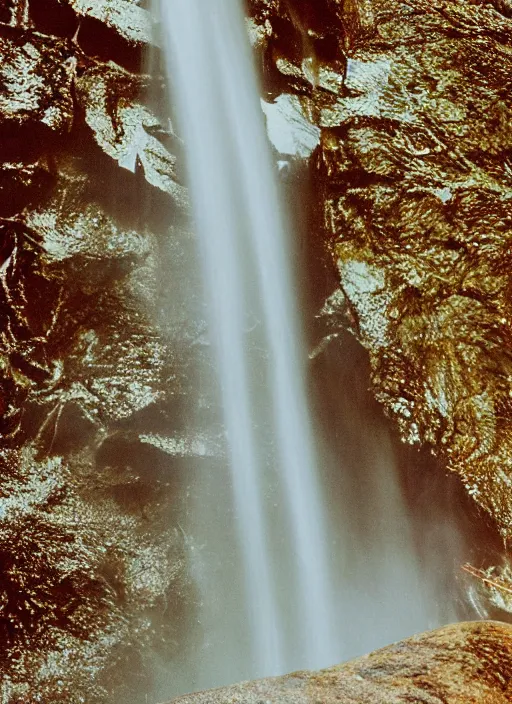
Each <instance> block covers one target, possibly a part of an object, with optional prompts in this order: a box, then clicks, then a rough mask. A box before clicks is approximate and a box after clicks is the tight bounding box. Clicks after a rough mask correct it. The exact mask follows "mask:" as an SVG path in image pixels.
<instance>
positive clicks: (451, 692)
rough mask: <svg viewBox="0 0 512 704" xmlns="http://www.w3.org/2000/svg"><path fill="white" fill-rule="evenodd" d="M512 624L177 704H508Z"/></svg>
mask: <svg viewBox="0 0 512 704" xmlns="http://www.w3.org/2000/svg"><path fill="white" fill-rule="evenodd" d="M511 700H512V627H510V626H508V625H506V624H503V623H498V622H494V621H484V622H480V623H460V624H456V625H453V626H446V627H445V628H441V629H439V630H436V631H431V632H429V633H424V634H421V635H418V636H414V637H412V638H409V639H408V640H405V641H401V642H400V643H396V644H395V645H390V646H389V647H387V648H383V649H382V650H377V651H376V652H375V653H372V654H370V655H367V656H365V657H362V658H358V659H357V660H354V661H353V662H350V663H348V664H346V665H339V666H336V667H331V668H329V669H326V670H321V671H320V672H294V673H292V674H290V675H286V676H284V677H275V678H269V679H265V680H260V681H257V682H247V683H242V684H238V685H233V686H231V687H225V688H222V689H217V690H212V691H209V692H202V693H199V694H190V695H187V696H185V697H180V698H178V699H174V700H173V702H174V703H175V704H274V702H275V703H276V704H277V702H279V704H334V702H336V704H377V702H381V703H382V704H404V703H405V702H411V703H412V702H414V704H471V703H475V704H476V703H477V702H478V704H506V703H507V702H510V701H511Z"/></svg>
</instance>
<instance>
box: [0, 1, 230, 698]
mask: <svg viewBox="0 0 512 704" xmlns="http://www.w3.org/2000/svg"><path fill="white" fill-rule="evenodd" d="M148 17H149V14H148V12H147V10H145V9H142V8H141V7H140V6H139V4H138V3H137V2H128V1H126V2H110V1H108V0H107V1H106V2H95V3H80V2H69V3H61V2H51V1H50V0H48V1H46V0H44V1H42V2H41V3H38V2H32V3H27V2H21V1H19V2H11V1H5V2H0V59H1V61H0V309H1V313H2V315H1V320H0V432H1V434H2V441H1V445H0V478H1V481H0V682H1V684H0V699H1V701H2V704H17V703H21V702H23V703H24V704H32V703H35V702H50V701H51V702H55V703H56V704H57V703H59V702H62V704H80V703H82V702H87V704H100V703H101V704H104V703H105V702H115V703H117V702H119V701H121V700H122V701H125V702H137V703H138V702H139V701H141V697H142V698H143V697H144V694H142V692H147V691H148V689H150V684H149V679H148V678H149V674H148V673H149V670H150V668H149V667H148V664H149V659H150V653H151V657H152V656H154V655H155V654H156V655H157V657H162V658H163V659H164V660H165V659H168V658H170V657H172V656H173V655H174V654H175V653H176V651H177V649H178V645H177V644H178V642H180V643H181V641H180V628H181V625H180V624H182V623H183V620H182V616H183V614H184V613H185V612H186V611H187V609H188V610H190V608H192V606H191V605H192V603H193V600H194V589H193V586H192V585H191V582H190V576H189V573H188V570H187V565H186V560H185V545H184V535H183V533H182V532H181V531H180V530H179V529H178V527H177V520H178V519H177V520H174V521H170V520H169V515H170V513H172V511H173V510H175V508H174V507H175V505H176V503H177V499H176V497H177V495H178V494H179V492H180V491H181V487H180V482H179V479H178V472H177V465H178V464H179V463H182V464H183V461H184V460H183V458H184V457H185V456H187V457H192V458H193V457H195V456H197V455H200V454H201V452H206V451H205V450H204V447H203V445H204V442H205V441H203V440H202V438H196V437H194V438H191V437H189V436H188V435H187V434H186V431H184V428H183V423H182V420H181V417H180V416H179V414H178V413H177V410H176V409H179V411H180V412H181V414H185V415H186V414H187V413H191V412H192V411H191V405H193V402H192V401H191V400H190V381H189V380H190V372H189V370H190V369H191V368H192V367H193V364H194V352H193V351H192V352H191V351H190V350H189V349H188V348H189V346H190V344H189V339H190V338H192V339H193V338H194V337H196V336H197V335H198V334H200V330H199V329H198V328H197V326H196V325H195V323H194V320H195V318H193V315H192V311H193V309H194V295H195V294H193V293H191V292H190V291H189V290H188V284H187V285H186V286H185V289H186V292H185V293H183V295H185V296H186V297H187V302H186V303H184V302H183V300H182V299H180V294H179V290H180V279H179V275H180V266H181V265H182V264H183V263H184V262H185V261H186V259H187V257H188V256H190V254H191V252H192V251H193V237H192V236H191V235H190V233H189V232H187V231H186V229H185V228H184V226H183V223H184V213H185V210H186V207H187V205H186V194H185V189H184V187H183V184H182V183H181V182H180V177H179V175H178V174H177V171H176V168H175V165H176V156H175V155H174V153H173V149H174V147H175V146H176V144H177V139H176V137H175V136H174V135H173V134H172V130H171V128H170V125H169V124H168V123H166V122H165V121H163V122H162V121H160V120H159V119H158V117H157V116H156V115H155V114H153V112H152V110H151V109H150V108H149V107H146V105H147V104H149V100H146V102H145V103H144V100H145V97H146V98H147V96H148V94H149V93H150V92H151V90H152V85H153V82H152V79H150V78H149V76H146V75H143V74H142V73H141V72H140V71H138V70H137V68H140V53H138V50H137V45H138V44H141V43H143V42H146V41H147V40H148V39H149V34H148V32H149V20H148ZM88 20H90V21H91V22H92V23H93V26H92V29H91V25H90V24H87V21H88ZM94 23H96V24H94ZM99 25H101V27H102V32H103V34H102V36H103V37H104V38H105V37H108V38H109V41H107V42H105V45H104V46H103V47H102V50H101V51H100V50H99V49H98V47H97V45H96V44H95V40H94V31H93V30H94V28H96V29H97V27H98V26H99ZM116 37H117V39H116ZM120 37H121V38H122V41H121V39H119V38H120ZM118 40H119V41H118ZM116 42H117V43H116ZM123 42H124V44H123ZM109 45H110V46H111V47H112V55H111V56H105V52H106V51H107V50H106V49H105V47H106V46H109ZM107 53H108V52H107ZM118 59H119V60H121V63H122V64H123V65H121V64H120V63H117V60H118ZM170 213H172V214H173V218H172V219H173V228H172V230H171V231H169V225H168V222H169V218H170ZM178 261H179V262H180V265H177V264H176V262H178ZM166 264H168V271H169V272H170V273H171V274H172V276H173V277H174V278H173V281H174V285H175V300H174V302H173V305H175V306H176V307H177V308H179V314H178V312H176V313H174V312H173V311H171V310H170V309H166V310H165V311H163V310H162V304H163V301H164V299H165V298H167V297H168V294H169V291H168V288H167V281H166V280H165V279H164V277H163V273H164V269H163V267H165V266H166ZM188 314H190V315H188ZM184 340H185V341H186V342H184ZM196 349H200V348H199V347H198V348H196ZM208 451H210V450H208ZM218 452H219V448H218V446H216V445H215V443H214V446H213V449H211V452H210V453H213V454H215V453H218ZM182 647H183V646H182V645H180V649H181V648H182ZM130 673H131V675H130Z"/></svg>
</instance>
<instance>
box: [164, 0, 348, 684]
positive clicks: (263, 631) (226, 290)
mask: <svg viewBox="0 0 512 704" xmlns="http://www.w3.org/2000/svg"><path fill="white" fill-rule="evenodd" d="M162 11H163V18H164V23H165V28H166V32H167V34H166V36H167V37H168V40H169V45H170V47H171V53H170V69H169V70H170V73H171V75H172V80H173V86H174V87H175V90H176V91H177V92H178V96H177V97H178V109H179V117H180V118H181V125H182V128H183V132H184V136H185V141H186V144H187V149H188V166H189V177H190V188H191V196H192V201H193V206H194V213H195V220H196V225H197V231H198V234H199V238H200V241H201V247H202V253H201V254H202V260H203V266H204V277H205V280H206V286H205V289H206V296H207V299H208V301H209V304H210V314H211V320H210V322H211V330H212V339H213V340H214V343H215V346H216V353H217V365H218V374H219V378H220V387H221V393H222V405H223V409H224V420H225V426H226V431H227V440H228V445H229V450H230V465H231V472H232V487H233V501H234V504H235V513H236V530H237V531H238V533H239V541H240V544H241V545H242V546H243V550H242V555H243V563H244V564H243V570H244V579H245V589H246V604H247V618H248V622H249V630H250V632H251V634H252V640H253V647H252V650H253V652H252V656H251V658H252V663H253V667H254V670H255V672H256V673H257V674H272V673H277V672H280V671H282V670H283V668H287V667H290V666H292V665H293V662H292V660H291V658H290V657H289V655H288V653H287V649H286V647H285V645H284V643H283V642H282V639H283V634H285V633H286V626H285V624H283V623H282V622H281V621H282V618H281V614H280V609H279V606H278V598H277V595H276V590H277V589H278V588H279V582H280V581H281V584H282V583H283V580H282V579H281V580H280V575H278V574H276V568H277V566H278V560H274V564H273V563H272V560H271V559H270V558H269V556H270V555H271V554H272V552H273V551H274V552H275V550H276V546H275V545H272V541H273V537H274V536H273V535H272V534H271V531H270V529H269V525H268V524H269V521H268V516H267V509H266V504H267V503H268V502H267V499H266V493H267V482H268V481H269V476H270V474H271V473H274V474H275V478H277V480H276V481H277V488H276V495H277V496H279V497H280V500H281V505H280V510H281V511H282V512H283V513H284V514H285V516H286V519H285V524H286V528H287V530H288V531H289V534H290V536H291V539H290V540H291V549H292V554H293V561H292V562H293V565H292V569H293V574H290V575H288V587H289V589H288V590H287V594H288V597H287V598H288V599H291V600H293V602H294V606H295V611H296V618H297V619H298V618H299V616H300V623H301V624H302V633H301V634H300V635H299V636H298V637H299V639H300V641H299V643H296V648H298V649H299V651H301V652H302V654H303V656H304V663H303V664H304V665H308V666H311V667H314V666H319V665H321V664H322V663H326V662H329V661H331V660H332V661H334V660H335V658H336V643H335V640H334V639H333V636H332V634H331V628H330V617H329V614H330V612H331V598H332V597H331V595H330V583H331V580H330V579H329V562H328V556H327V554H326V546H327V540H326V533H325V527H324V525H323V510H322V502H321V498H320V493H319V488H318V481H317V468H316V459H315V451H314V447H313V441H312V436H311V430H310V422H309V418H308V409H307V400H306V395H305V391H304V380H303V373H302V368H301V359H300V357H301V354H302V351H303V345H302V344H301V340H300V332H299V329H298V325H297V319H298V316H297V311H296V310H295V303H294V296H293V287H292V282H291V272H290V269H291V265H290V254H289V251H288V246H287V239H288V233H287V228H286V223H285V219H284V218H283V215H282V212H281V208H280V204H279V198H278V191H277V186H276V183H275V179H274V168H273V165H272V163H271V160H270V155H269V150H268V146H267V138H266V134H265V131H264V128H263V121H262V115H261V109H260V106H259V99H258V90H257V85H256V80H255V77H254V75H253V68H252V59H251V56H250V50H249V47H248V42H247V39H246V36H245V32H244V24H243V16H242V12H241V9H240V7H239V5H238V1H237V0H220V1H219V0H208V2H204V0H167V1H166V2H165V3H164V4H163V6H162ZM251 323H252V324H251ZM266 389H268V390H269V391H267V390H266ZM265 447H266V449H265ZM270 481H271V482H272V481H273V480H272V478H270ZM212 498H213V497H212ZM274 542H275V541H274Z"/></svg>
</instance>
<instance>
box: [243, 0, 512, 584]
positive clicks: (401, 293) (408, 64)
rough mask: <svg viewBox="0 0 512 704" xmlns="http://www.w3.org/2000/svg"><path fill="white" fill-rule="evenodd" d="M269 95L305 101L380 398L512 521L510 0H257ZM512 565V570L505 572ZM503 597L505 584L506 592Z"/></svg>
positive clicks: (319, 181) (321, 185) (506, 524)
mask: <svg viewBox="0 0 512 704" xmlns="http://www.w3.org/2000/svg"><path fill="white" fill-rule="evenodd" d="M252 9H253V22H254V23H255V25H256V26H257V27H260V28H261V29H262V30H263V29H264V31H260V35H259V36H260V37H261V39H260V53H261V57H262V65H263V67H264V69H263V71H264V79H265V82H266V85H267V87H268V90H269V92H270V94H271V95H275V94H276V93H281V92H286V93H292V94H295V95H298V96H300V100H301V103H302V107H303V110H304V113H305V114H306V115H307V117H308V118H309V119H310V120H311V121H312V122H313V123H314V124H315V125H317V126H318V127H319V128H320V130H321V141H320V146H319V147H318V149H317V150H316V152H315V154H314V155H313V165H312V168H313V171H314V178H315V183H316V195H317V197H318V198H319V201H320V203H321V207H322V210H323V216H324V234H325V237H326V241H327V245H328V247H329V249H330V251H331V253H332V257H333V261H334V263H335V265H336V267H337V269H338V271H339V280H340V288H339V290H338V291H336V292H335V293H334V294H333V295H332V297H331V298H330V300H328V301H327V303H326V306H325V308H324V314H325V315H326V316H328V317H330V318H331V319H332V325H333V328H334V329H336V328H337V326H340V325H341V326H345V327H349V328H350V329H351V330H352V331H353V332H354V334H355V335H356V336H357V338H358V339H359V340H360V341H361V343H362V344H363V345H364V346H365V347H366V348H367V350H368V351H369V354H370V360H371V368H372V384H373V389H374V393H375V395H376V397H377V398H378V399H379V400H380V401H381V402H382V404H383V405H384V407H385V409H386V411H387V413H388V414H389V415H390V416H391V417H392V418H393V419H394V420H395V422H396V423H397V424H398V426H399V428H400V432H401V435H402V437H403V439H404V440H405V441H407V442H409V443H414V444H427V445H429V446H430V447H431V448H432V451H433V452H434V453H435V454H436V455H438V456H439V457H440V458H442V460H443V461H444V462H445V463H446V465H447V466H448V467H449V468H450V469H452V470H454V471H455V472H457V473H458V474H459V475H460V477H461V478H462V480H463V482H464V484H465V486H466V488H467V491H468V492H469V494H471V495H472V496H473V497H474V499H475V500H476V501H477V502H478V503H479V504H480V505H481V506H483V507H484V508H485V509H486V510H487V511H488V512H489V514H490V515H491V516H492V517H493V519H494V520H495V522H496V524H497V526H498V527H499V530H500V532H501V534H502V536H503V538H504V539H505V541H506V540H508V538H509V537H510V532H511V530H512V521H511V518H512V491H511V490H512V465H511V460H510V457H511V442H512V440H511V438H512V436H511V433H510V429H511V427H512V425H511V423H512V405H511V404H512V402H511V398H512V376H511V366H510V364H511V359H512V358H511V350H512V347H511V341H512V340H511V324H512V308H511V298H510V292H511V284H512V279H511V277H510V268H511V267H510V262H511V259H510V258H511V252H512V250H511V238H510V232H511V214H512V211H511V202H512V201H511V197H512V190H511V187H512V180H511V179H512V167H511V164H510V161H509V158H510V153H511V152H510V150H511V147H512V131H511V127H510V124H511V109H512V101H511V97H510V92H509V83H510V76H511V69H512V54H511V52H510V45H511V44H510V41H511V38H512V19H511V6H510V4H509V3H507V2H499V1H494V2H490V1H489V2H484V1H477V0H475V1H472V2H466V1H465V0H464V1H462V0H461V1H459V0H450V1H449V2H435V1H434V2H431V1H430V0H429V1H428V2H427V1H426V0H425V1H423V0H414V1H412V0H401V1H394V0H392V1H391V2H388V1H387V0H386V2H380V1H379V0H345V1H343V2H341V1H340V2H338V1H337V0H332V1H329V0H323V2H315V3H313V2H304V3H291V2H286V1H285V0H281V1H276V2H272V1H271V0H268V1H265V0H259V1H258V0H256V1H255V2H253V3H252ZM502 576H503V577H505V576H507V578H508V575H507V574H506V569H505V573H504V575H502ZM502 596H503V595H502Z"/></svg>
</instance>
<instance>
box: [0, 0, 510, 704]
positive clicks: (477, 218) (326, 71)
mask: <svg viewBox="0 0 512 704" xmlns="http://www.w3.org/2000/svg"><path fill="white" fill-rule="evenodd" d="M145 7H146V4H145V3H142V2H137V0H133V1H131V0H97V1H96V2H89V1H85V0H84V1H82V0H32V2H28V1H27V0H0V309H1V311H2V316H1V317H0V431H1V433H2V436H3V440H2V444H1V447H0V472H1V483H0V491H1V502H2V503H1V505H0V509H1V510H0V603H1V610H0V670H1V674H2V687H3V690H2V697H3V699H2V702H3V704H15V703H16V702H24V704H26V703H27V702H32V701H34V702H37V701H51V702H55V703H56V704H58V703H59V702H62V704H64V703H65V704H75V703H76V704H78V703H80V702H87V704H95V703H96V702H97V703H98V704H99V703H100V702H107V701H111V702H115V703H117V702H119V701H121V700H122V701H123V702H126V704H129V703H130V702H132V701H133V702H135V701H137V702H138V701H139V692H138V691H137V689H136V688H135V687H134V686H132V683H131V682H130V681H129V680H128V679H127V676H126V673H127V672H133V674H134V676H135V677H136V678H137V680H139V682H140V681H141V679H142V677H141V673H143V672H144V671H145V666H146V664H147V663H146V661H145V658H146V653H148V652H149V651H150V650H153V651H154V650H155V649H156V650H157V652H158V653H159V654H161V655H162V656H163V657H164V658H166V659H170V658H171V657H172V655H173V654H174V653H175V652H176V649H177V648H178V645H177V644H178V641H179V626H178V625H177V624H179V622H180V615H181V614H182V612H183V611H184V610H186V609H190V608H192V606H191V602H192V601H193V598H194V596H193V591H194V590H193V585H192V584H191V582H190V579H189V577H188V574H187V567H186V563H185V552H184V536H183V534H182V532H181V531H180V530H179V528H176V527H175V526H178V525H179V522H178V518H179V517H178V516H177V517H176V521H175V522H174V521H170V520H169V512H168V507H169V506H174V505H176V504H177V503H178V502H177V500H176V498H175V497H177V496H179V492H180V486H179V484H178V482H177V480H176V476H177V472H176V471H175V470H176V467H177V464H178V463H180V462H183V461H185V459H186V458H187V457H189V456H195V455H198V454H204V453H206V454H215V453H216V452H218V449H217V445H216V444H215V443H213V444H210V445H208V443H206V445H205V444H204V442H203V443H202V445H201V443H199V444H198V443H197V442H195V441H194V438H191V437H189V436H188V435H187V434H186V432H185V430H186V426H187V421H188V419H190V418H191V417H192V416H194V417H197V413H198V409H197V398H195V397H194V398H193V393H192V390H191V388H190V379H191V377H192V375H191V369H192V368H193V367H194V364H195V359H196V357H197V356H200V355H201V354H203V353H202V352H201V345H200V344H197V342H198V340H199V341H200V339H201V334H202V332H203V328H202V324H201V321H200V317H201V316H200V314H198V305H197V299H196V298H195V296H196V295H197V294H192V293H191V291H192V290H194V291H198V290H199V288H200V287H199V286H191V285H190V282H188V281H185V280H184V275H185V274H184V272H186V271H187V270H188V267H187V266H186V262H187V260H188V258H189V257H190V256H192V252H193V244H194V243H193V237H192V236H191V235H190V234H189V233H188V232H187V230H186V228H185V226H184V222H185V215H186V210H187V195H186V191H185V189H184V185H183V181H182V177H181V170H180V168H181V165H180V158H179V157H180V151H181V147H180V141H179V139H178V137H177V136H176V135H175V134H174V132H173V130H172V126H171V125H170V124H169V122H168V121H167V120H163V119H160V118H159V116H158V114H157V112H156V110H155V111H153V110H152V109H150V108H149V107H148V105H151V104H152V95H153V91H156V93H157V94H161V92H162V87H161V85H156V86H155V85H154V83H153V81H152V79H151V78H150V77H149V76H148V75H145V74H143V73H141V71H140V66H141V65H142V63H141V62H142V52H143V49H144V46H145V45H146V44H147V42H149V41H150V34H151V31H150V30H151V22H150V18H149V14H148V11H147V9H145ZM251 14H252V20H251V24H250V28H251V35H252V37H253V41H254V44H255V50H256V52H258V54H259V58H260V63H261V66H262V71H263V74H264V80H265V83H266V86H267V89H268V93H269V96H270V97H271V98H272V97H276V96H278V95H280V94H282V93H286V94H293V95H294V96H297V97H298V104H300V105H301V107H302V110H303V113H304V114H305V116H306V117H307V119H308V120H309V121H310V122H311V123H312V124H314V125H316V126H317V127H318V129H319V134H320V145H319V146H318V147H317V148H316V151H315V152H314V153H313V156H312V157H311V161H310V164H311V168H312V172H313V176H314V189H315V197H316V199H317V201H318V203H319V204H320V207H321V208H322V212H323V214H324V233H323V234H324V235H325V238H326V243H327V246H328V248H329V250H330V252H331V253H332V257H333V261H334V264H335V266H336V267H337V268H338V271H339V279H340V288H339V290H338V291H336V292H335V293H334V294H333V295H332V297H331V298H330V299H329V300H328V301H327V302H326V304H325V308H324V315H325V317H326V318H327V319H328V320H330V321H331V323H330V324H331V325H332V330H333V332H334V333H335V332H336V330H338V329H339V327H340V326H345V327H349V328H350V329H351V330H352V331H353V332H354V334H355V335H356V336H357V337H358V339H359V340H360V341H361V342H362V344H363V345H364V346H365V347H366V348H367V349H368V351H369V354H370V360H371V366H372V381H373V388H374V391H375V394H376V396H377V398H378V399H379V400H380V401H381V402H382V403H383V404H384V406H385V408H386V410H387V412H388V413H389V414H390V415H391V416H392V417H393V418H394V419H395V421H396V422H397V424H398V426H399V428H400V431H401V433H402V436H403V438H404V439H405V440H407V441H408V442H412V443H418V444H421V443H426V444H430V445H431V446H432V449H433V451H434V452H435V453H436V454H438V455H439V456H440V457H441V458H442V459H443V460H444V462H445V463H446V464H447V466H449V467H450V468H451V469H453V470H455V471H456V472H458V474H459V475H460V476H461V478H462V480H463V481H464V483H465V485H466V486H467V489H468V491H469V492H470V493H471V494H472V495H473V496H474V497H475V499H476V500H477V501H478V502H479V503H480V505H482V506H483V507H485V508H486V510H487V511H488V512H489V513H490V514H491V515H492V516H493V518H494V520H495V521H496V523H497V525H498V526H499V528H500V530H501V533H502V535H503V536H504V538H508V536H509V531H510V525H511V523H510V517H511V510H512V503H511V502H512V498H511V497H512V493H511V488H510V482H511V471H510V467H509V465H510V459H509V454H510V453H509V446H510V444H511V443H512V439H511V438H512V435H511V434H510V433H509V427H510V422H511V418H512V406H511V403H512V402H511V400H510V399H511V398H512V382H511V381H510V380H511V378H512V377H511V373H510V369H511V364H512V362H511V359H510V349H511V348H510V343H511V340H510V336H511V333H510V323H511V321H512V317H511V316H512V312H511V307H510V295H509V291H510V263H511V259H512V255H511V252H512V250H511V249H510V245H509V236H508V232H509V229H510V212H511V211H510V202H511V200H510V198H511V193H512V191H511V185H510V184H511V183H512V163H509V157H510V153H512V152H511V149H510V144H509V142H510V139H511V133H510V126H509V125H510V114H509V113H510V104H511V103H510V101H511V99H510V86H509V82H510V68H511V62H512V55H511V53H510V48H509V47H510V39H511V32H512V24H511V23H512V19H511V15H512V7H511V6H510V3H508V1H507V0H502V1H501V2H500V1H499V0H496V1H495V2H484V1H483V0H482V2H476V1H475V2H467V0H464V1H462V0H461V1H460V2H459V1H457V0H449V1H448V2H440V1H439V2H437V1H435V0H434V1H430V2H427V0H414V1H413V0H403V1H402V2H398V1H397V0H386V1H385V2H384V0H382V1H380V0H308V1H301V2H300V3H299V2H293V1H292V0H286V1H285V0H253V2H252V3H251ZM141 203H144V208H143V209H141V205H140V204H141ZM169 219H171V220H172V223H173V226H172V231H171V232H169V229H168V222H169ZM319 234H320V233H319ZM315 236H317V233H315ZM166 281H172V282H173V292H174V295H173V299H172V302H171V304H170V305H169V304H166V307H164V305H163V301H164V300H168V299H169V290H168V288H167V287H166V284H165V282H166ZM180 290H182V291H184V292H185V293H184V294H183V297H182V298H180V296H179V295H178V293H177V292H178V291H180ZM202 408H203V410H202V413H203V414H204V416H205V417H204V424H205V427H206V426H207V425H208V423H210V421H211V418H210V417H206V416H207V415H208V413H209V411H208V404H207V403H203V404H202ZM203 440H204V438H203ZM198 448H199V449H198ZM474 572H475V574H476V576H477V577H483V578H484V579H485V580H487V582H486V583H488V585H489V586H490V588H491V589H493V590H494V595H495V597H496V599H501V602H500V604H501V605H502V606H504V607H508V604H507V600H506V599H507V597H506V595H507V593H508V592H507V591H506V589H507V586H506V585H507V579H508V574H507V572H506V570H505V571H504V572H502V573H501V574H492V575H490V574H488V573H483V572H482V573H479V572H478V571H477V570H475V571H474ZM491 577H492V579H491ZM493 585H494V586H493ZM141 687H144V682H142V684H141Z"/></svg>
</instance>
